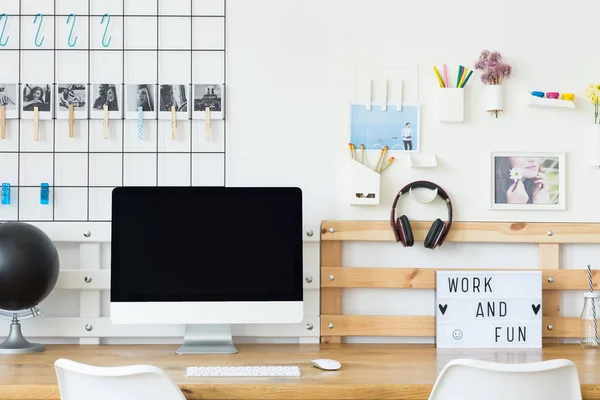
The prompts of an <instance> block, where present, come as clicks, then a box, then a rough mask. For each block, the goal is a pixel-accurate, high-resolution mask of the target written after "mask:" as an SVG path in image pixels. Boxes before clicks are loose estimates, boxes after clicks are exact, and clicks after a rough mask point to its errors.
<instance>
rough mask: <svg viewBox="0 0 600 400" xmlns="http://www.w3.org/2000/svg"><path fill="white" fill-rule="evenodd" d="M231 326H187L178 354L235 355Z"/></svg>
mask: <svg viewBox="0 0 600 400" xmlns="http://www.w3.org/2000/svg"><path fill="white" fill-rule="evenodd" d="M237 352H238V350H237V349H236V348H235V346H234V345H233V338H232V337H231V326H230V325H212V324H208V325H186V326H185V336H184V338H183V344H182V345H181V347H180V348H179V349H177V351H176V352H175V353H177V354H235V353H237Z"/></svg>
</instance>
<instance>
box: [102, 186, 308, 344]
mask: <svg viewBox="0 0 600 400" xmlns="http://www.w3.org/2000/svg"><path fill="white" fill-rule="evenodd" d="M111 228H112V230H111V235H112V243H111V290H110V318H111V320H112V321H113V322H114V323H117V324H185V325H186V329H185V337H184V340H183V344H182V346H181V347H180V348H179V350H177V351H176V352H177V353H179V354H231V353H236V352H237V349H236V348H235V346H234V344H233V340H232V332H231V324H259V323H297V322H301V321H302V318H303V288H302V192H301V190H300V189H299V188H286V187H279V188H276V187H273V188H258V187H252V188H249V187H247V188H229V187H228V188H223V187H120V188H116V189H114V190H113V194H112V223H111Z"/></svg>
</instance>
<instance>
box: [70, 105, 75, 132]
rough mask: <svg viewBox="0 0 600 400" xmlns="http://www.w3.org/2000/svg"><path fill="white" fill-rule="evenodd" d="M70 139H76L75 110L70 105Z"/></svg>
mask: <svg viewBox="0 0 600 400" xmlns="http://www.w3.org/2000/svg"><path fill="white" fill-rule="evenodd" d="M69 137H70V138H72V137H75V108H74V106H73V104H69Z"/></svg>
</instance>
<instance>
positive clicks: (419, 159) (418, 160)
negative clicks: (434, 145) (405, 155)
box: [409, 153, 438, 168]
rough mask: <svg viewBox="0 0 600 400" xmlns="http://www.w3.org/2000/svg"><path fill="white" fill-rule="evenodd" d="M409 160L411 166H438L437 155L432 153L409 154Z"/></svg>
mask: <svg viewBox="0 0 600 400" xmlns="http://www.w3.org/2000/svg"><path fill="white" fill-rule="evenodd" d="M409 162H410V167H411V168H435V167H437V166H438V162H437V157H436V155H435V154H434V153H429V154H411V155H410V158H409Z"/></svg>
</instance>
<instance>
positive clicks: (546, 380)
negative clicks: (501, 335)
mask: <svg viewBox="0 0 600 400" xmlns="http://www.w3.org/2000/svg"><path fill="white" fill-rule="evenodd" d="M481 399H485V400H500V399H501V400H507V399H510V400H581V386H580V383H579V375H578V373H577V367H576V366H575V364H574V363H573V362H572V361H570V360H563V359H558V360H548V361H541V362H533V363H524V364H502V363H496V362H490V361H480V360H472V359H464V358H459V359H455V360H452V361H450V362H449V363H448V364H446V365H445V366H444V368H443V369H442V371H441V372H440V374H439V376H438V378H437V380H436V382H435V385H434V386H433V390H432V391H431V395H430V396H429V400H481Z"/></svg>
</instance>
